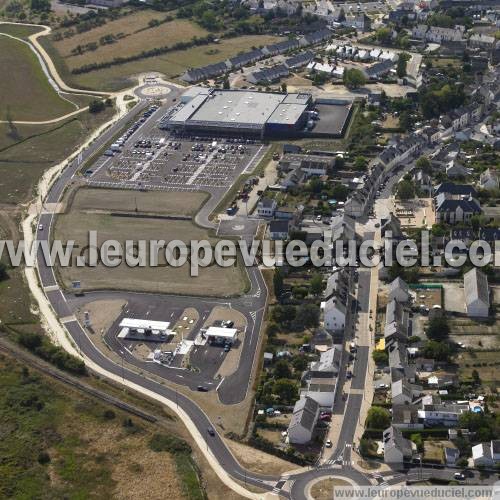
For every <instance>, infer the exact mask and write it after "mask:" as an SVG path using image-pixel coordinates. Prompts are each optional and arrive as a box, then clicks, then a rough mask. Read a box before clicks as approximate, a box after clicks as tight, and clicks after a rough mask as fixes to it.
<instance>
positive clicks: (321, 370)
mask: <svg viewBox="0 0 500 500" xmlns="http://www.w3.org/2000/svg"><path fill="white" fill-rule="evenodd" d="M341 358H342V349H339V348H337V347H335V346H334V347H331V348H330V349H328V350H326V351H325V352H322V353H321V354H320V358H319V360H318V361H313V362H311V363H310V364H309V369H308V370H307V372H306V373H305V378H307V379H310V378H332V377H336V376H337V375H338V374H339V369H340V360H341Z"/></svg>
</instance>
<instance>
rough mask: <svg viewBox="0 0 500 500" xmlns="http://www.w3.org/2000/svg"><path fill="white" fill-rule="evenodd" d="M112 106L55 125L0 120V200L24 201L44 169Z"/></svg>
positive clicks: (72, 146)
mask: <svg viewBox="0 0 500 500" xmlns="http://www.w3.org/2000/svg"><path fill="white" fill-rule="evenodd" d="M112 114H113V110H112V109H110V108H107V109H106V110H105V111H103V112H102V113H99V114H97V115H92V114H90V113H88V112H83V113H82V114H80V115H78V116H77V117H74V118H71V119H68V120H67V121H64V122H61V123H58V124H55V125H44V126H40V125H36V126H35V125H18V126H16V129H15V131H12V130H10V128H9V126H8V125H7V124H0V198H1V200H2V203H12V204H16V203H21V202H25V201H26V200H27V199H28V198H29V197H30V196H31V195H32V189H33V187H34V185H35V184H36V182H37V180H38V179H39V178H40V176H41V175H42V173H43V172H44V170H46V169H47V168H49V167H51V166H52V165H54V164H56V163H57V162H58V161H61V160H62V159H63V158H66V156H68V155H69V154H70V153H71V152H72V151H74V150H75V148H76V147H77V145H78V144H80V143H82V142H83V140H84V138H85V137H86V136H88V135H89V133H90V132H91V130H93V129H94V128H95V127H97V126H98V125H100V124H102V123H103V122H105V121H107V120H109V118H110V117H111V115H112Z"/></svg>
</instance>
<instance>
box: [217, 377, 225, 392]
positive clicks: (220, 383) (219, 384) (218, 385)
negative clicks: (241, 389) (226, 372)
mask: <svg viewBox="0 0 500 500" xmlns="http://www.w3.org/2000/svg"><path fill="white" fill-rule="evenodd" d="M224 380H226V377H223V378H222V380H221V381H220V382H219V383H218V384H217V387H216V388H215V390H216V391H218V390H219V387H220V386H221V385H222V382H224Z"/></svg>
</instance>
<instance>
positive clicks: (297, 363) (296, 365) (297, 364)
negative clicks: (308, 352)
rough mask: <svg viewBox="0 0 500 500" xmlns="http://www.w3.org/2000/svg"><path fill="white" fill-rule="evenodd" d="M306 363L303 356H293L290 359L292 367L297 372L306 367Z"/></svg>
mask: <svg viewBox="0 0 500 500" xmlns="http://www.w3.org/2000/svg"><path fill="white" fill-rule="evenodd" d="M307 365H308V361H307V358H306V357H305V356H294V358H293V359H292V366H293V369H294V370H295V371H296V372H298V373H302V372H303V371H304V370H305V369H306V368H307Z"/></svg>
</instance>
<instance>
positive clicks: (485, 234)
mask: <svg viewBox="0 0 500 500" xmlns="http://www.w3.org/2000/svg"><path fill="white" fill-rule="evenodd" d="M478 237H479V239H480V240H483V241H486V242H488V243H489V244H490V246H491V247H492V248H494V246H495V244H496V242H497V241H500V228H499V227H483V228H481V229H479V234H478Z"/></svg>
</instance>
